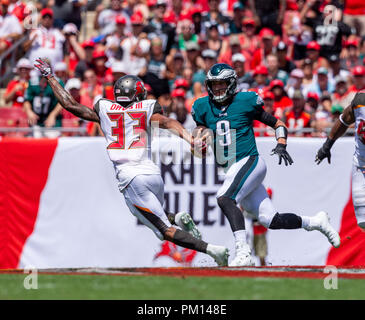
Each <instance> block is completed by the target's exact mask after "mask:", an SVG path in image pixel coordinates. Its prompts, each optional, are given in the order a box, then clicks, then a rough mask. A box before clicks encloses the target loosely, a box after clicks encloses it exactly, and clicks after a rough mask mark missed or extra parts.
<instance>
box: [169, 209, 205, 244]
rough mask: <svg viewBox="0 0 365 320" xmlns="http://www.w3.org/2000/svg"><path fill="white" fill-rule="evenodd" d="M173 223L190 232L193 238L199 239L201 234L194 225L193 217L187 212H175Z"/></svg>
mask: <svg viewBox="0 0 365 320" xmlns="http://www.w3.org/2000/svg"><path fill="white" fill-rule="evenodd" d="M175 223H176V225H177V226H179V227H180V228H181V229H182V230H184V231H186V232H188V233H190V234H191V235H192V236H193V237H194V238H197V239H199V240H200V239H201V238H202V234H201V233H200V231H199V229H198V228H197V226H196V225H195V223H194V221H193V218H192V217H191V215H190V214H189V213H187V212H178V213H176V214H175Z"/></svg>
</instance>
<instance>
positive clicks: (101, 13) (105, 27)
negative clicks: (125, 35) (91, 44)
mask: <svg viewBox="0 0 365 320" xmlns="http://www.w3.org/2000/svg"><path fill="white" fill-rule="evenodd" d="M95 11H96V15H95V19H94V29H96V30H98V31H99V34H101V35H104V36H106V35H108V34H111V33H113V32H114V30H115V19H116V17H117V16H123V17H124V18H125V19H126V21H127V30H129V29H130V20H129V16H128V14H127V13H126V12H125V10H124V9H123V6H122V0H111V1H110V8H105V7H104V5H103V4H100V5H98V6H97V8H96V10H95Z"/></svg>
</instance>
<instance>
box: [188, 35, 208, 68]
mask: <svg viewBox="0 0 365 320" xmlns="http://www.w3.org/2000/svg"><path fill="white" fill-rule="evenodd" d="M186 57H187V60H186V67H189V68H191V69H192V70H193V73H195V72H198V71H199V70H200V69H204V61H203V59H202V57H201V56H200V47H199V45H198V44H197V43H196V42H193V41H189V42H187V43H186Z"/></svg>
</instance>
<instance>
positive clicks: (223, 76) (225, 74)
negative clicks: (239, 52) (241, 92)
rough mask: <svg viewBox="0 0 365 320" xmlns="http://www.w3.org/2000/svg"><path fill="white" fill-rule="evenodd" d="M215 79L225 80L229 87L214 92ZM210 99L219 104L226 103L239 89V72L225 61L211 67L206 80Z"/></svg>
mask: <svg viewBox="0 0 365 320" xmlns="http://www.w3.org/2000/svg"><path fill="white" fill-rule="evenodd" d="M215 81H217V82H218V81H219V82H221V81H224V82H226V83H227V88H226V89H225V90H224V91H222V92H218V94H217V92H214V91H213V88H212V85H213V83H214V82H215ZM205 86H206V88H207V91H208V94H209V97H210V99H211V100H212V101H213V102H214V103H215V104H217V105H224V104H225V103H227V102H228V101H229V100H230V99H231V98H232V97H233V96H234V95H235V93H236V89H237V74H236V72H235V71H234V69H233V68H232V67H231V66H229V65H228V64H225V63H217V64H215V65H214V66H213V67H211V68H210V70H209V71H208V74H207V78H206V80H205Z"/></svg>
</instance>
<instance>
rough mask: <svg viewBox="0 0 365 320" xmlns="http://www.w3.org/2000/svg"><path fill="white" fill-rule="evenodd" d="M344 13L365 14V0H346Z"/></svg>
mask: <svg viewBox="0 0 365 320" xmlns="http://www.w3.org/2000/svg"><path fill="white" fill-rule="evenodd" d="M344 14H349V15H362V14H365V1H364V0H346V4H345V10H344Z"/></svg>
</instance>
